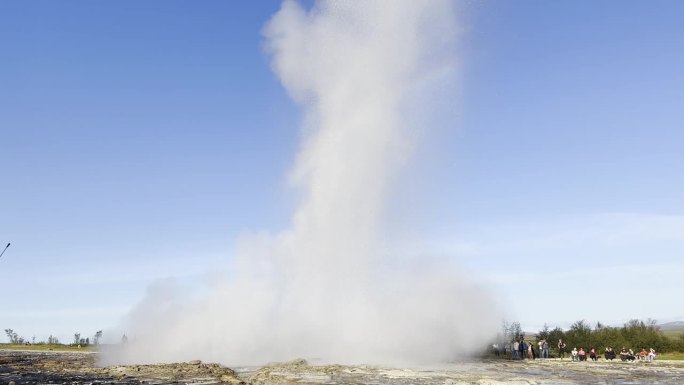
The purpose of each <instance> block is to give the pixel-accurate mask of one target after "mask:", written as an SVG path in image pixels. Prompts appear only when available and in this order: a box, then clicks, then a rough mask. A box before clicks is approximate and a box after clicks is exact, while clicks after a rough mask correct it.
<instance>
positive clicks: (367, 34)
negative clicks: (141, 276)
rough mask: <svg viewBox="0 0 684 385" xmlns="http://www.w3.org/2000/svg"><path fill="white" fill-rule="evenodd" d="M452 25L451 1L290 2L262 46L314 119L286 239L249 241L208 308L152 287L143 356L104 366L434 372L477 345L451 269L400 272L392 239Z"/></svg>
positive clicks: (472, 313)
mask: <svg viewBox="0 0 684 385" xmlns="http://www.w3.org/2000/svg"><path fill="white" fill-rule="evenodd" d="M456 26H457V20H456V18H455V10H454V9H453V7H452V3H450V2H446V1H439V0H436V1H430V2H424V1H408V0H407V1H369V2H365V1H360V2H343V1H340V2H338V1H321V2H317V3H316V4H315V5H314V7H313V8H312V9H311V10H309V11H307V10H304V9H303V8H302V7H301V6H300V5H299V4H297V3H296V2H293V1H285V2H284V3H283V5H282V8H281V10H280V11H279V12H278V13H277V14H276V15H275V16H274V17H273V18H272V20H271V21H270V22H269V23H268V24H267V26H266V28H265V30H264V34H265V37H266V47H267V51H268V52H269V54H271V55H272V58H273V62H272V63H273V69H274V71H275V73H276V74H277V75H278V76H279V78H280V79H281V81H282V83H283V85H284V86H285V88H286V89H287V91H288V92H289V94H290V95H291V96H292V98H293V99H294V100H296V101H297V102H298V103H299V104H301V106H302V107H303V110H304V112H305V119H304V121H305V124H304V128H303V141H302V148H301V151H300V152H299V154H298V155H297V158H296V162H295V166H294V168H293V171H292V180H293V183H294V185H295V186H296V188H297V189H298V191H299V193H300V194H301V195H300V196H301V201H300V203H299V205H298V208H297V210H296V212H295V213H294V215H293V218H292V223H291V226H290V228H289V229H286V230H284V231H282V232H280V233H278V234H276V235H274V236H271V235H263V234H262V235H255V236H252V237H248V238H245V239H242V240H241V242H240V244H241V245H240V247H239V249H238V250H237V255H236V256H235V258H234V266H233V269H232V270H231V277H230V278H228V279H225V280H223V281H221V282H218V283H216V284H215V285H214V286H213V287H212V290H211V291H210V293H209V294H208V295H207V296H206V297H205V298H203V299H201V300H194V301H189V302H187V301H185V302H184V301H183V300H181V299H180V298H179V296H178V295H175V294H173V293H172V292H171V291H170V290H169V288H167V287H163V286H160V287H155V288H153V289H152V290H151V291H150V294H149V296H148V298H147V299H146V300H145V301H144V302H143V303H142V304H141V305H140V306H139V307H138V308H137V309H136V310H135V311H134V312H133V313H132V314H131V316H130V320H129V321H130V322H129V325H128V330H129V332H130V333H131V334H134V335H135V336H136V342H135V343H130V344H129V346H128V348H126V349H125V351H123V352H122V354H123V355H122V356H116V357H115V356H110V357H109V358H110V359H111V360H115V361H121V360H124V361H137V362H144V361H147V362H150V361H152V362H157V361H171V360H188V359H196V358H201V359H205V360H212V361H220V362H223V363H228V364H237V363H239V364H263V363H265V362H269V361H279V360H289V359H293V358H297V357H304V358H308V359H312V358H313V359H316V358H318V359H322V360H325V361H334V362H354V363H360V362H363V363H381V362H435V361H444V360H449V359H453V358H455V357H456V356H457V355H458V353H459V352H462V351H463V347H465V346H468V347H472V346H480V345H481V344H482V340H481V338H482V336H484V335H486V333H487V332H489V329H488V328H487V327H486V324H487V322H490V321H491V320H492V317H490V316H489V314H488V313H487V312H486V311H485V310H482V308H484V307H485V305H484V304H483V301H484V297H483V296H481V295H478V294H477V293H476V291H475V289H474V288H473V286H471V285H470V284H469V283H468V282H466V281H465V280H464V279H463V277H460V276H458V275H457V274H455V273H454V271H453V269H450V268H445V267H444V266H438V265H436V264H434V263H430V262H429V261H427V260H406V259H403V260H402V261H401V262H398V261H397V259H393V258H392V255H391V253H389V250H388V249H387V248H386V246H385V244H386V241H387V239H388V238H387V234H386V233H385V232H384V231H383V229H384V228H385V225H386V223H385V222H384V220H385V219H386V216H385V215H384V214H385V211H386V210H387V207H386V205H387V202H388V199H387V196H388V193H389V191H390V190H389V189H390V187H391V185H392V182H393V181H395V179H396V178H397V177H398V175H399V171H400V169H401V166H402V165H404V164H405V162H407V160H408V159H409V157H410V153H411V146H410V143H412V138H414V137H415V136H416V132H420V131H422V130H423V129H424V128H425V127H421V126H420V125H418V124H417V122H420V121H421V117H420V114H421V113H422V112H424V111H425V110H426V106H429V104H430V103H432V102H436V100H434V97H433V96H432V95H434V93H435V87H437V86H439V85H440V84H444V82H449V81H453V79H454V78H453V76H454V75H455V73H454V70H453V68H455V67H456V64H457V63H456V61H455V60H454V43H455V34H456ZM450 84H451V83H450ZM494 323H495V324H496V321H494Z"/></svg>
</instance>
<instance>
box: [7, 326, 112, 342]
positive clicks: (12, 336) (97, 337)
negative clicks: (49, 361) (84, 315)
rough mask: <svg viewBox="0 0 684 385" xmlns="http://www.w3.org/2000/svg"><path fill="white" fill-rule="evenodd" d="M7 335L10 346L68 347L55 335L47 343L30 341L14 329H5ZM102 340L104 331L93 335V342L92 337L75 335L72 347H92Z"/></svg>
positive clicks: (33, 338) (34, 338) (34, 339)
mask: <svg viewBox="0 0 684 385" xmlns="http://www.w3.org/2000/svg"><path fill="white" fill-rule="evenodd" d="M5 335H7V338H8V339H9V341H10V344H13V345H68V344H62V343H61V342H60V341H59V339H58V338H57V337H55V336H53V335H50V336H49V337H48V339H47V341H44V340H41V341H36V337H35V336H33V337H32V338H31V339H30V340H29V339H27V338H25V337H21V336H19V334H18V333H17V332H15V331H14V330H12V329H5ZM101 340H102V330H98V331H96V332H95V334H94V335H93V339H92V340H91V339H90V337H85V338H82V337H81V333H78V332H77V333H74V340H73V341H72V343H71V345H73V346H79V345H80V346H90V345H91V344H92V345H95V346H97V345H99V344H100V341H101Z"/></svg>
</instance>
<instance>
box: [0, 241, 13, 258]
mask: <svg viewBox="0 0 684 385" xmlns="http://www.w3.org/2000/svg"><path fill="white" fill-rule="evenodd" d="M10 245H11V243H8V244H7V246H5V250H3V251H2V253H0V257H2V255H3V254H5V251H7V248H8V247H9V246H10Z"/></svg>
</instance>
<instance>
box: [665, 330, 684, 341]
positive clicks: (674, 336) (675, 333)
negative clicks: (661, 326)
mask: <svg viewBox="0 0 684 385" xmlns="http://www.w3.org/2000/svg"><path fill="white" fill-rule="evenodd" d="M662 333H663V335H664V336H665V337H668V338H672V339H677V338H679V337H680V336H681V335H682V334H684V330H663V331H662Z"/></svg>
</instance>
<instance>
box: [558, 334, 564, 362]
mask: <svg viewBox="0 0 684 385" xmlns="http://www.w3.org/2000/svg"><path fill="white" fill-rule="evenodd" d="M558 357H560V359H561V360H562V359H563V357H565V342H563V340H562V339H559V340H558Z"/></svg>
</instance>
